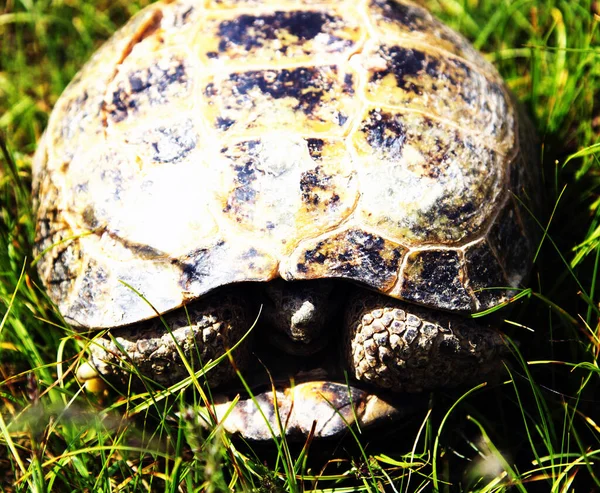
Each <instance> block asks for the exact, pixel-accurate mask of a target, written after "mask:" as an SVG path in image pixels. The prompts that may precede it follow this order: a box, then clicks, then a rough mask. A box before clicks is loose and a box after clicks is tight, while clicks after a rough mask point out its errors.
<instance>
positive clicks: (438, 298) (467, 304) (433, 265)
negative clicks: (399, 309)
mask: <svg viewBox="0 0 600 493" xmlns="http://www.w3.org/2000/svg"><path fill="white" fill-rule="evenodd" d="M403 276H404V279H403V284H402V290H401V296H402V298H403V299H405V300H408V301H414V302H415V303H420V304H423V305H429V306H435V307H438V308H442V309H446V310H465V311H466V310H471V308H472V300H471V297H470V296H469V293H468V292H467V290H466V289H465V286H464V282H465V276H464V273H463V269H462V262H461V258H460V256H459V254H458V252H456V251H454V250H425V251H417V252H413V253H411V254H410V256H409V257H408V262H407V265H406V267H405V268H404V271H403Z"/></svg>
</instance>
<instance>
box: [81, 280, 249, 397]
mask: <svg viewBox="0 0 600 493" xmlns="http://www.w3.org/2000/svg"><path fill="white" fill-rule="evenodd" d="M248 298H250V297H249V296H247V295H246V296H243V295H242V293H240V292H239V290H225V291H219V292H217V293H215V294H213V295H211V296H209V297H207V298H203V299H201V300H199V301H196V302H194V303H191V304H189V305H188V306H187V307H186V309H184V308H180V309H178V310H175V311H172V312H170V313H167V314H166V315H164V316H163V317H162V318H163V320H164V322H163V321H162V320H160V319H158V318H156V319H152V320H148V321H145V322H140V323H137V324H134V325H131V326H128V327H122V328H119V329H114V330H112V331H111V333H112V336H113V338H114V341H113V340H112V339H111V338H109V337H108V336H105V337H102V338H96V339H94V341H93V342H92V345H91V360H90V362H89V363H86V364H84V365H82V368H81V370H80V371H79V372H78V377H79V378H80V379H82V380H88V379H92V378H93V377H94V371H97V372H99V373H100V374H102V376H104V377H106V378H107V379H108V380H109V381H110V380H112V381H116V382H120V383H121V384H126V383H127V382H128V381H129V379H130V377H131V374H132V373H134V372H135V370H134V369H133V368H134V367H135V368H136V369H137V371H139V373H140V374H141V375H144V376H145V377H147V378H149V379H151V380H153V381H155V382H157V383H159V384H161V385H164V386H169V385H172V384H174V383H176V382H178V381H179V380H181V379H183V378H185V377H187V376H189V372H188V370H187V369H186V367H185V365H184V364H183V362H182V360H181V356H180V354H179V351H178V349H177V346H179V348H180V349H181V350H182V351H183V354H184V356H185V359H186V360H187V362H188V363H189V364H190V365H191V367H192V369H193V370H194V371H197V370H199V369H200V368H202V365H203V364H206V363H207V362H209V361H210V360H215V359H216V358H218V357H219V356H221V355H223V354H224V353H225V352H226V351H227V350H228V349H230V348H231V347H232V346H234V345H235V344H236V343H237V342H238V341H239V340H240V338H241V337H242V336H243V335H244V333H245V332H246V331H247V330H248V329H249V328H250V327H251V326H252V323H253V322H254V317H256V314H257V310H255V309H254V306H253V304H252V303H251V302H249V301H248ZM165 323H166V325H167V326H168V327H169V329H167V327H165ZM249 339H250V337H248V338H246V340H245V341H244V342H243V343H242V345H241V346H240V347H239V348H237V350H236V351H235V352H234V353H233V358H234V360H235V364H236V366H237V367H238V368H244V367H245V366H247V362H248V360H249V356H250V346H249ZM234 375H235V372H234V369H233V367H232V366H231V364H230V363H229V361H223V362H221V363H220V364H219V365H218V366H217V367H216V368H213V369H212V370H211V371H210V372H208V373H207V374H206V378H207V380H208V383H210V384H211V385H218V384H221V383H223V382H226V381H228V380H231V379H232V378H233V377H234ZM135 380H136V379H134V381H135ZM135 385H136V386H138V387H139V385H137V384H135Z"/></svg>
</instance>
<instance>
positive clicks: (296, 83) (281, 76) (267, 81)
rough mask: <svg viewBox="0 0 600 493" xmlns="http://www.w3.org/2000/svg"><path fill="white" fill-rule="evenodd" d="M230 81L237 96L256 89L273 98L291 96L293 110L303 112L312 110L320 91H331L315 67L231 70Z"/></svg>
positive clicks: (317, 101)
mask: <svg viewBox="0 0 600 493" xmlns="http://www.w3.org/2000/svg"><path fill="white" fill-rule="evenodd" d="M230 80H231V81H232V82H233V83H234V85H235V88H236V92H237V93H238V94H239V95H240V96H246V95H248V93H249V92H251V91H253V90H255V89H259V90H260V91H261V92H262V93H263V94H268V95H269V96H271V97H272V98H273V99H281V98H294V99H296V100H297V101H298V103H297V104H296V106H295V107H294V109H295V110H300V111H303V112H304V113H305V114H307V115H311V114H312V113H313V112H314V110H315V108H316V107H317V106H318V105H319V104H320V103H321V99H322V98H323V96H324V94H325V93H327V92H328V91H331V87H332V84H331V82H330V81H327V80H325V79H324V78H323V77H322V74H321V72H320V70H319V69H318V68H316V67H299V68H295V69H290V70H288V69H283V70H278V71H263V70H257V71H249V72H241V73H234V74H231V76H230Z"/></svg>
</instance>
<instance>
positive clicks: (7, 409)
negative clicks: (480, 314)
mask: <svg viewBox="0 0 600 493" xmlns="http://www.w3.org/2000/svg"><path fill="white" fill-rule="evenodd" d="M147 3H149V2H148V1H145V0H141V1H135V2H133V1H132V2H130V1H126V0H94V1H91V0H88V1H84V0H35V1H34V0H5V2H3V5H0V145H1V153H0V490H1V491H29V490H31V491H40V492H41V491H94V492H95V491H147V490H148V489H152V490H154V489H156V490H164V491H204V490H206V491H222V490H227V489H235V490H252V489H258V490H260V491H288V490H289V491H298V490H303V489H306V490H326V491H331V490H332V489H335V491H354V490H355V489H362V490H364V491H403V492H409V491H431V490H435V489H437V490H441V491H461V490H464V491H505V490H516V491H556V492H561V491H592V490H594V489H595V490H596V491H597V490H600V473H599V471H600V467H598V463H599V462H600V412H599V409H600V369H599V366H598V353H599V351H600V333H599V329H598V320H599V317H598V315H599V307H598V299H599V296H598V292H597V286H596V284H597V274H598V264H599V261H600V249H599V248H598V245H599V242H600V174H599V172H600V162H599V160H598V156H600V154H598V152H599V151H600V144H599V142H600V139H599V136H600V93H599V92H598V91H599V88H600V68H599V67H600V44H599V35H598V21H599V20H600V17H598V15H599V14H600V6H599V4H598V2H596V1H591V0H578V1H577V0H570V1H567V0H427V1H426V2H425V3H427V5H428V6H429V7H430V8H431V9H432V10H433V11H434V12H435V13H436V14H437V15H438V16H440V17H441V18H443V19H444V20H445V21H447V22H448V23H449V24H451V25H452V26H453V27H455V28H457V29H458V30H459V31H461V32H462V33H464V34H465V35H466V36H468V37H469V38H470V39H471V40H472V41H473V42H474V43H475V45H476V46H477V47H478V48H480V49H481V50H482V51H484V52H485V53H487V54H488V56H489V58H490V59H491V60H492V61H493V62H494V63H495V64H496V66H497V67H498V68H499V70H500V71H501V72H502V74H503V76H504V77H505V79H506V80H507V82H508V84H509V85H510V87H511V88H512V89H513V91H514V92H515V94H516V95H517V96H518V98H519V99H520V100H521V101H522V102H523V103H524V105H525V106H526V108H527V109H528V111H529V113H530V114H531V116H532V118H533V120H534V121H535V124H536V127H537V129H538V132H539V135H540V137H541V142H542V145H541V148H540V155H541V157H542V161H543V176H544V184H545V188H546V201H547V205H548V211H547V214H546V215H545V216H544V217H543V218H542V220H541V223H542V227H543V228H544V229H545V230H546V233H547V234H546V235H545V236H544V239H543V242H542V243H541V247H540V251H539V255H538V256H537V259H536V268H535V272H534V275H533V276H532V282H531V291H530V292H527V293H526V294H527V296H526V297H525V298H523V299H522V300H520V302H519V303H515V306H514V308H513V310H512V311H510V312H506V313H502V314H501V315H502V316H503V317H504V318H506V319H507V320H506V323H505V324H504V329H505V331H506V332H508V333H509V334H510V335H511V336H512V337H513V338H514V339H516V340H519V341H520V346H519V347H520V352H519V353H515V355H514V358H513V359H512V361H511V362H510V366H509V370H508V372H507V374H506V380H505V381H504V382H503V383H500V384H496V385H487V386H483V387H477V388H475V389H471V390H468V389H467V390H465V393H464V395H462V396H461V395H458V396H457V395H450V394H444V393H438V394H436V395H435V396H432V398H431V406H430V408H429V409H424V410H423V411H422V412H420V413H417V414H416V415H415V416H414V417H413V418H411V419H408V420H407V421H406V422H403V423H401V424H400V425H399V426H398V428H397V429H394V430H386V433H385V436H383V437H382V436H381V435H382V434H381V433H380V434H372V435H358V439H357V440H355V439H354V438H353V437H352V436H351V435H349V436H348V437H347V438H346V439H344V440H341V441H336V442H335V443H327V444H325V445H323V444H316V443H312V444H310V445H307V446H302V445H300V446H296V445H293V444H286V443H285V442H278V443H275V444H272V445H270V446H269V447H263V446H260V447H259V446H256V445H252V446H248V445H247V444H245V443H243V442H234V443H232V442H231V441H230V440H229V438H228V437H227V436H225V435H222V434H218V433H217V434H211V435H208V434H206V432H204V431H201V430H198V429H197V427H196V426H195V425H194V424H193V423H192V422H190V421H188V420H186V419H185V417H181V418H179V417H177V415H176V414H175V411H177V410H179V409H180V407H181V406H182V403H181V402H180V401H179V400H178V399H177V398H176V399H174V400H173V399H172V400H168V399H161V398H160V396H159V397H158V398H154V399H151V398H150V397H149V396H148V395H136V396H134V397H133V398H132V399H130V400H127V399H125V398H124V397H120V398H119V397H118V396H111V398H110V399H107V398H96V397H94V396H91V395H88V394H86V393H84V392H82V391H81V389H80V387H79V385H78V384H77V382H76V381H75V379H74V377H73V368H74V367H75V366H76V364H77V363H78V361H79V358H80V357H81V354H82V351H83V348H84V346H85V341H84V340H83V339H82V338H80V337H77V336H74V335H73V334H72V333H71V332H68V331H63V330H57V328H56V326H59V327H61V326H63V325H62V323H61V322H60V318H59V317H58V315H57V314H56V313H55V312H54V310H53V308H52V307H51V305H50V304H49V303H48V301H47V300H46V298H45V296H44V294H43V291H42V290H41V289H40V288H39V287H38V281H37V279H36V275H35V272H34V269H33V268H32V267H31V262H32V258H31V241H32V238H33V232H34V226H33V219H32V216H31V209H30V191H29V189H30V188H29V187H30V162H31V156H32V153H33V151H34V149H35V145H36V141H37V139H38V138H39V136H40V134H41V132H42V131H43V129H44V127H45V125H46V122H47V118H48V114H49V111H50V110H51V108H52V106H53V104H54V103H55V101H56V99H57V97H58V95H59V94H60V92H61V90H62V89H63V88H64V87H65V85H66V84H67V83H68V81H69V80H70V78H71V77H72V76H73V75H74V74H75V72H76V71H77V69H78V67H80V66H81V64H82V63H83V61H84V60H85V59H86V58H87V57H88V56H89V55H90V54H91V53H92V52H93V51H94V49H95V48H96V47H97V46H98V45H99V44H100V43H101V42H102V40H104V39H106V38H107V37H108V36H109V35H110V34H111V33H112V32H113V31H114V30H115V29H116V28H117V27H118V26H119V25H121V24H122V23H123V22H124V21H125V20H126V19H127V18H128V17H129V16H130V15H131V14H133V13H135V12H136V11H137V10H139V8H140V7H142V6H143V5H145V4H147ZM57 362H58V363H57ZM176 395H177V394H176Z"/></svg>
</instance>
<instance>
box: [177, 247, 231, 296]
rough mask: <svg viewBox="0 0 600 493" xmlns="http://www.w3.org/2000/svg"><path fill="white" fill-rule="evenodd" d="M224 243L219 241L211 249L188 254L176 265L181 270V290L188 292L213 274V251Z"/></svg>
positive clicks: (202, 249) (200, 249)
mask: <svg viewBox="0 0 600 493" xmlns="http://www.w3.org/2000/svg"><path fill="white" fill-rule="evenodd" d="M223 245H225V242H224V241H222V240H221V241H219V243H217V244H216V245H215V246H213V247H212V248H199V249H198V250H196V251H194V252H191V253H189V254H188V255H186V256H185V257H184V258H183V259H181V260H178V261H177V264H178V266H179V268H180V269H181V280H180V284H181V287H182V289H184V290H190V288H191V287H192V286H193V285H200V286H202V285H203V284H204V283H205V282H206V279H207V278H209V277H210V276H211V275H212V273H213V263H212V259H213V255H214V252H215V250H218V249H222V248H223Z"/></svg>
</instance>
